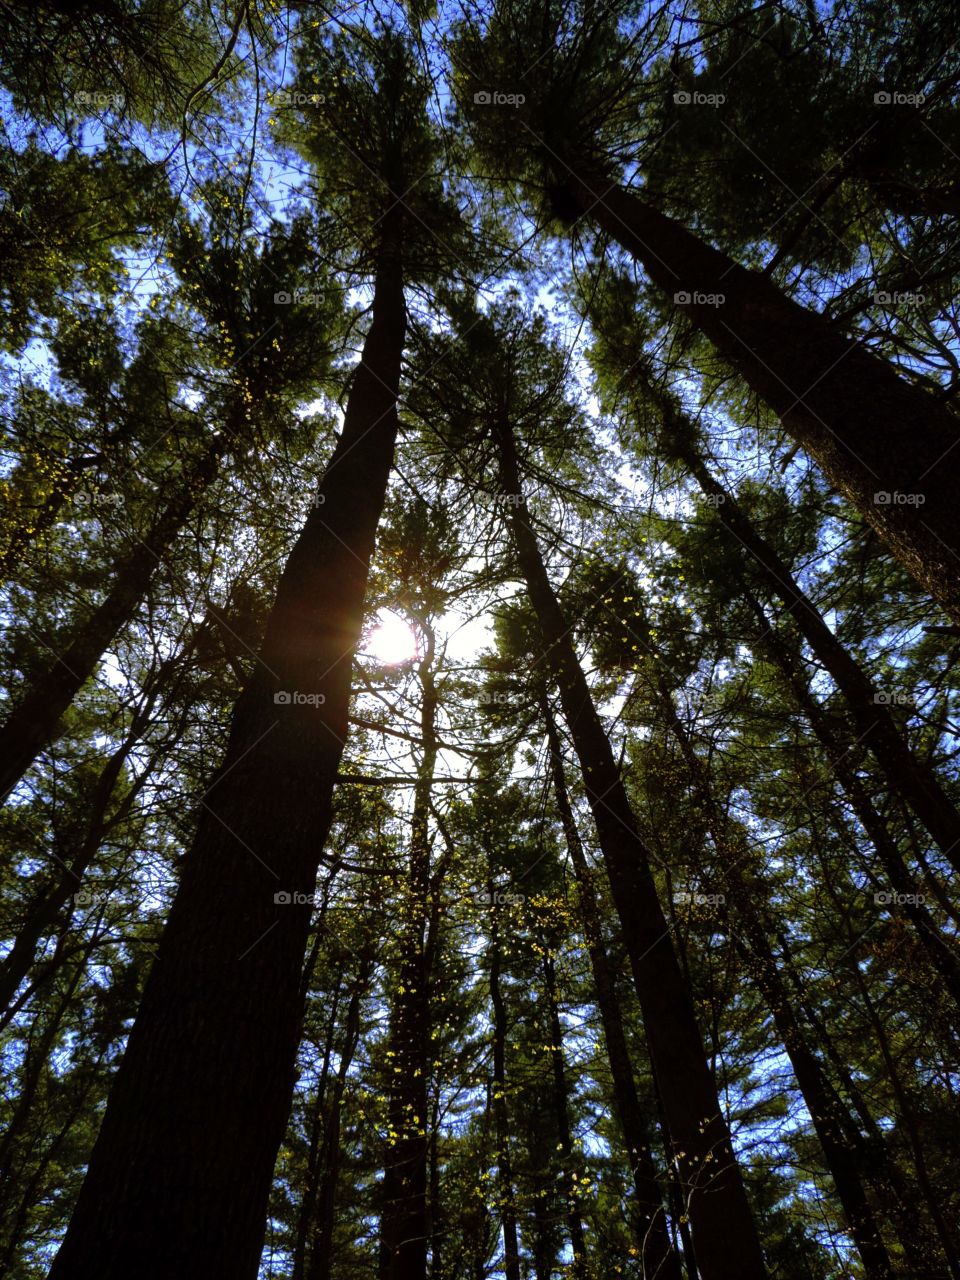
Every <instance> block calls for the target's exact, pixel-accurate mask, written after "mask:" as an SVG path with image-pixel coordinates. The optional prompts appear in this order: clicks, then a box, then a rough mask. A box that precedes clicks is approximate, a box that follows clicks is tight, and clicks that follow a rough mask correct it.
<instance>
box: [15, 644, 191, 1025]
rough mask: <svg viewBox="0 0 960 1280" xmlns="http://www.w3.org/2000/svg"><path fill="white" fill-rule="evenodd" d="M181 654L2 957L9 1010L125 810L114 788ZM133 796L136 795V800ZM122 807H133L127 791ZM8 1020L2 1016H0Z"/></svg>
mask: <svg viewBox="0 0 960 1280" xmlns="http://www.w3.org/2000/svg"><path fill="white" fill-rule="evenodd" d="M176 662H177V659H173V658H171V659H168V660H167V661H165V662H163V663H161V664H160V669H159V670H158V671H157V673H156V675H155V677H154V679H153V680H152V681H151V683H150V687H149V689H148V691H147V696H146V699H145V701H144V703H143V705H142V706H141V707H140V709H139V710H138V711H137V713H136V715H135V716H134V719H133V722H132V723H131V725H130V728H129V730H128V732H127V736H126V737H125V738H124V740H123V741H122V742H121V744H120V746H119V747H118V748H117V749H116V751H114V752H113V754H112V755H111V756H109V758H108V759H107V762H106V764H105V765H104V766H103V768H102V769H101V771H100V774H99V776H98V778H97V781H96V783H95V784H94V787H93V793H92V795H91V797H90V818H89V820H88V822H87V827H86V831H85V832H84V834H83V837H82V839H81V841H80V845H79V848H78V849H77V850H76V853H75V855H74V857H73V858H72V859H71V861H70V863H69V864H67V865H64V866H63V868H62V872H61V874H60V875H59V876H58V877H57V879H56V880H55V881H54V883H53V884H52V885H49V886H47V887H46V888H45V889H44V890H42V891H41V892H40V893H39V894H38V895H37V897H36V898H35V899H34V901H33V903H32V904H31V906H30V908H29V910H28V911H27V914H26V917H25V918H24V921H23V924H22V925H21V927H20V929H19V931H18V932H17V936H16V938H15V939H14V943H13V946H12V947H11V948H10V950H9V952H8V953H7V954H6V955H5V956H4V958H3V960H0V1011H3V1010H6V1009H7V1008H8V1006H9V1004H10V1002H11V1000H12V999H13V997H14V994H15V993H16V991H17V988H18V987H19V986H20V983H21V982H22V981H23V980H24V978H25V977H26V976H27V974H28V973H29V972H30V968H31V966H32V965H33V962H34V960H35V958H36V954H37V948H38V946H39V944H40V939H41V938H42V937H43V936H44V934H45V933H46V932H47V931H48V930H49V929H50V927H51V926H52V925H55V924H56V922H57V920H58V918H59V915H60V912H61V911H62V910H63V907H64V906H65V905H66V903H67V902H68V900H69V899H70V897H71V896H72V895H73V894H75V893H76V892H77V890H78V889H80V888H81V886H82V882H83V876H84V874H85V872H86V870H87V868H88V867H89V866H90V863H91V862H92V861H93V859H94V857H95V856H96V853H97V850H98V849H99V848H100V845H101V843H102V842H103V838H104V835H105V834H106V832H107V830H108V828H109V827H110V825H111V824H112V823H113V822H114V821H115V820H116V818H117V817H118V816H120V815H118V814H113V815H109V808H110V800H111V797H112V796H113V792H114V788H115V787H116V785H117V781H118V779H119V778H120V775H121V773H122V772H123V767H124V765H125V764H126V762H127V760H128V758H129V756H130V752H131V751H132V750H133V748H134V747H135V746H136V744H137V742H139V740H140V736H141V734H142V733H143V730H144V728H145V726H146V725H147V724H148V723H149V720H150V716H151V715H152V714H153V709H154V707H155V706H156V703H157V699H158V697H159V696H160V693H161V692H162V690H163V688H164V686H165V684H166V681H167V679H168V678H169V675H170V672H171V671H172V670H173V668H174V667H175V665H176ZM133 798H134V797H133V796H132V795H131V797H130V802H131V803H132V800H133ZM122 809H123V810H124V811H126V809H127V799H126V797H125V799H124V803H123V805H122ZM0 1025H2V1021H0Z"/></svg>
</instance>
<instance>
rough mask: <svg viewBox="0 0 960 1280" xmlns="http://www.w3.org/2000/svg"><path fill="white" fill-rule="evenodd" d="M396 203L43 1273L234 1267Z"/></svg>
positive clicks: (372, 398) (195, 1271)
mask: <svg viewBox="0 0 960 1280" xmlns="http://www.w3.org/2000/svg"><path fill="white" fill-rule="evenodd" d="M400 217H401V215H400V213H399V212H398V211H397V210H396V209H394V210H393V211H392V212H390V213H388V214H387V215H386V217H385V219H384V220H383V223H384V230H383V237H384V238H383V240H382V241H381V245H380V250H379V254H378V259H377V272H376V285H375V290H374V299H373V318H372V323H371V326H370V329H369V332H368V333H367V336H366V339H365V341H364V346H363V354H362V359H361V361H360V364H359V366H358V367H357V370H356V372H355V375H354V381H353V385H352V387H351V389H350V394H349V397H348V400H347V407H346V414H345V419H344V428H343V433H342V435H341V438H340V440H339V442H338V445H337V448H336V450H335V451H334V454H333V457H332V459H331V461H330V464H329V465H328V467H327V469H326V472H325V473H324V476H323V479H322V481H321V484H320V494H321V495H322V497H323V498H324V502H323V504H322V505H318V506H317V507H315V509H314V510H313V512H312V513H311V515H310V517H309V518H308V520H307V522H306V525H305V526H304V529H303V531H302V532H301V534H300V537H299V539H298V540H297V543H296V545H295V546H294V548H293V551H292V552H291V554H290V557H289V559H288V561H287V564H286V567H285V569H284V571H283V574H282V576H281V579H280V584H279V587H278V590H277V596H276V600H275V602H274V605H273V608H272V610H271V613H270V616H269V619H268V622H267V628H266V634H265V636H264V640H263V644H262V646H261V652H260V659H259V661H258V663H257V666H256V669H255V671H254V674H253V676H252V677H251V680H250V682H249V684H248V685H247V687H246V688H245V689H244V691H243V693H242V694H241V696H240V698H239V699H238V701H237V704H236V707H235V709H234V715H233V723H232V726H231V732H230V740H229V745H228V747H227V752H226V757H225V759H224V761H223V764H222V765H221V767H220V769H219V771H218V772H217V774H216V775H215V777H214V779H213V782H212V783H211V786H210V788H209V790H208V791H207V794H206V797H205V798H204V799H203V800H202V801H201V804H202V813H201V815H200V820H199V824H198V829H197V833H196V836H195V838H194V842H193V846H192V848H191V849H190V851H189V853H188V854H187V855H186V857H185V858H184V860H183V864H182V870H181V880H180V887H179V889H178V892H177V895H176V898H175V900H174V903H173V907H172V909H171V912H170V917H169V920H168V923H167V927H166V929H165V931H164V935H163V938H162V939H161V943H160V948H159V954H158V956H157V959H156V960H155V962H154V965H153V969H152V971H151V973H150V976H149V979H148V981H147V985H146V990H145V992H144V996H143V1000H142V1003H141V1006H140V1011H139V1014H138V1017H137V1020H136V1022H135V1024H134V1027H133V1029H132V1031H131V1033H130V1038H129V1041H128V1044H127V1050H126V1053H125V1055H124V1058H123V1061H122V1063H121V1065H120V1068H119V1070H118V1072H117V1076H116V1079H115V1081H114V1085H113V1088H112V1090H111V1094H110V1099H109V1102H108V1105H107V1110H106V1114H105V1116H104V1120H103V1124H102V1126H101V1130H100V1135H99V1137H98V1139H97V1143H96V1146H95V1148H94V1151H93V1154H92V1156H91V1160H90V1167H89V1170H88V1172H87V1176H86V1179H85V1181H84V1184H83V1187H82V1188H81V1191H80V1196H79V1199H78V1201H77V1205H76V1208H75V1210H74V1213H73V1217H72V1219H71V1222H70V1226H69V1229H68V1231H67V1235H66V1238H65V1240H64V1242H63V1245H62V1247H61V1249H60V1252H59V1253H58V1254H57V1257H56V1259H55V1261H54V1264H53V1269H52V1271H51V1277H52V1280H87V1278H88V1277H89V1280H94V1278H95V1280H121V1278H123V1280H125V1278H126V1277H129V1276H130V1275H137V1276H138V1277H140V1280H169V1277H170V1276H173V1275H176V1276H178V1277H180V1278H181V1280H208V1277H210V1276H212V1275H222V1276H230V1277H232V1278H233V1280H244V1278H245V1277H247V1278H249V1280H253V1278H254V1277H255V1276H256V1274H257V1270H258V1265H259V1259H260V1253H261V1250H262V1247H263V1238H264V1227H265V1219H266V1212H267V1203H268V1196H269V1191H270V1185H271V1179H272V1176H273V1168H274V1161H275V1158H276V1154H277V1150H278V1148H279V1146H280V1143H281V1141H282V1139H283V1132H284V1126H285V1124H286V1119H287V1114H288V1111H289V1108H290V1100H291V1095H292V1089H293V1084H294V1069H295V1060H296V1052H297V1043H298V1040H299V1036H300V1021H301V1016H302V997H301V991H300V980H301V970H302V965H303V959H304V954H305V951H306V947H307V940H308V937H309V929H310V915H311V906H310V899H311V895H312V894H313V891H314V887H315V883H316V872H317V866H318V860H319V857H320V854H321V850H322V847H323V842H324V838H325V836H326V834H327V830H328V828H329V825H330V815H331V798H332V792H333V787H334V783H335V779H336V775H337V767H338V765H339V762H340V757H341V754H342V752H343V746H344V742H345V740H346V736H347V706H348V702H349V697H350V674H351V664H352V660H353V652H354V649H355V647H356V644H357V641H358V639H359V636H360V631H361V626H362V622H363V601H364V594H365V590H366V583H367V574H368V568H369V562H370V557H371V554H372V552H373V545H374V538H375V534H376V528H377V524H378V521H379V518H380V512H381V509H382V507H383V502H384V499H385V495H386V487H387V481H388V478H389V474H390V468H391V465H392V460H393V449H394V443H395V439H396V432H397V394H398V387H399V380H400V364H401V356H402V351H403V343H404V336H405V330H406V314H405V306H404V298H403V279H402V273H401V267H400V235H401V226H400V225H399V220H400Z"/></svg>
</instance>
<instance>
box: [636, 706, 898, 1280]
mask: <svg viewBox="0 0 960 1280" xmlns="http://www.w3.org/2000/svg"><path fill="white" fill-rule="evenodd" d="M659 701H660V705H661V708H662V711H663V714H664V718H665V720H666V722H667V727H668V728H669V730H670V732H671V733H672V734H673V736H674V738H675V739H676V741H677V743H678V744H679V747H680V751H681V754H682V755H683V758H684V762H685V764H686V766H687V770H688V773H689V776H690V779H691V782H692V783H693V786H694V790H695V793H696V794H697V796H698V799H699V802H700V805H701V806H702V809H703V812H704V814H705V816H706V822H707V830H708V832H709V834H710V836H711V838H712V840H713V843H714V847H715V848H716V850H717V852H718V853H719V854H720V865H719V867H718V868H717V877H718V879H719V882H720V883H721V884H722V885H723V886H724V891H725V894H726V895H727V900H728V909H729V910H730V911H731V912H732V914H733V915H734V916H735V917H736V919H737V920H738V921H739V922H740V925H741V927H742V929H743V936H742V939H741V941H740V942H739V943H738V946H739V949H740V951H741V953H742V954H744V956H745V957H746V959H747V963H748V972H749V973H750V975H751V977H753V979H754V981H755V982H756V984H757V987H758V989H759V991H760V993H761V995H762V996H763V999H764V1001H765V1002H766V1004H767V1007H768V1008H769V1010H770V1012H771V1014H772V1015H773V1021H774V1025H775V1026H776V1028H777V1032H778V1034H779V1036H780V1039H781V1040H782V1042H783V1046H784V1048H785V1049H786V1051H787V1056H788V1057H789V1059H790V1064H791V1066H792V1067H793V1073H794V1076H795V1077H796V1081H797V1084H798V1086H799V1088H800V1092H801V1094H802V1095H803V1100H804V1102H805V1103H806V1107H807V1110H808V1112H809V1113H810V1118H811V1120H812V1121H813V1127H814V1130H815V1132H816V1134H817V1137H818V1138H819V1140H820V1147H821V1150H822V1151H823V1155H824V1160H825V1162H826V1165H827V1168H828V1169H829V1171H830V1176H831V1177H832V1179H833V1184H834V1186H835V1188H836V1191H837V1197H838V1199H839V1201H840V1204H841V1206H842V1208H843V1212H844V1215H845V1217H846V1219H847V1223H848V1224H849V1227H850V1234H851V1235H852V1237H853V1240H854V1243H855V1245H856V1247H857V1250H858V1252H859V1254H860V1258H861V1260H862V1262H863V1266H864V1271H865V1273H866V1275H867V1277H868V1280H889V1277H890V1276H891V1275H892V1270H891V1265H890V1258H889V1256H888V1254H887V1250H886V1248H885V1246H884V1243H883V1238H882V1236H881V1233H880V1228H879V1226H878V1224H877V1222H876V1219H875V1217H874V1214H873V1209H872V1207H871V1205H870V1202H869V1200H868V1198H867V1192H866V1188H865V1186H864V1184H863V1179H862V1177H861V1160H860V1159H859V1158H858V1151H859V1152H860V1154H861V1155H862V1146H863V1144H862V1140H861V1135H860V1134H859V1132H858V1131H857V1130H856V1128H855V1126H853V1124H852V1122H851V1120H850V1117H849V1114H848V1113H847V1112H846V1109H845V1108H844V1107H843V1105H842V1103H841V1102H840V1099H839V1098H838V1097H837V1095H836V1093H835V1091H834V1090H833V1089H832V1087H831V1086H830V1084H829V1081H828V1080H827V1078H826V1075H825V1074H824V1072H823V1070H822V1068H821V1066H820V1063H819V1061H818V1060H817V1057H816V1055H815V1054H814V1053H813V1051H812V1049H811V1048H810V1046H809V1044H808V1043H807V1038H806V1036H805V1034H804V1031H803V1028H802V1026H801V1024H800V1021H799V1019H798V1018H797V1016H796V1013H795V1011H794V1009H793V1006H792V1004H791V1002H790V997H789V994H788V992H787V989H786V984H785V983H784V982H783V980H782V978H781V976H780V973H779V970H778V968H777V961H776V958H775V956H774V954H773V950H772V948H771V946H770V944H769V942H768V940H767V939H768V937H769V936H770V935H771V933H773V930H772V929H771V927H770V924H769V922H768V921H767V920H765V919H764V918H763V917H764V913H763V908H762V907H761V906H760V905H759V903H762V902H765V901H767V898H768V894H767V887H766V885H764V883H763V881H762V879H761V878H760V877H759V876H751V875H749V873H747V872H746V871H745V863H746V858H745V850H744V841H743V840H742V839H740V840H738V839H737V838H736V836H735V835H734V834H733V833H732V832H731V824H730V823H729V821H728V820H727V818H726V816H725V815H724V814H722V812H721V810H720V808H719V806H718V804H717V802H716V800H715V797H714V794H713V788H712V787H711V785H710V781H709V778H708V777H707V773H706V769H705V767H704V765H703V763H702V761H701V760H700V758H699V757H698V756H697V754H696V752H695V751H694V749H693V744H692V743H691V741H690V739H689V737H688V736H687V733H686V731H685V730H684V727H683V725H682V724H681V722H680V717H679V716H678V715H677V711H676V708H675V707H674V705H673V699H672V698H671V697H670V694H669V692H668V690H667V689H666V688H665V687H664V686H663V684H662V683H660V687H659Z"/></svg>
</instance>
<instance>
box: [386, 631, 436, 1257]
mask: <svg viewBox="0 0 960 1280" xmlns="http://www.w3.org/2000/svg"><path fill="white" fill-rule="evenodd" d="M422 630H423V633H424V635H425V636H426V640H427V647H426V652H425V653H424V656H423V659H422V661H421V662H420V670H419V676H420V686H421V701H420V740H421V742H422V743H423V754H422V756H421V759H420V765H419V769H418V776H417V785H416V789H415V794H414V802H413V815H412V821H411V832H410V865H409V874H408V875H407V877H406V879H405V884H404V889H405V893H406V898H405V901H404V903H403V910H404V911H405V913H406V919H405V920H404V921H403V926H402V932H401V942H400V945H401V957H400V965H399V986H398V990H397V992H396V994H395V996H394V1002H393V1010H392V1014H391V1036H390V1044H391V1048H392V1052H393V1056H392V1057H391V1058H390V1059H389V1061H390V1064H391V1067H392V1069H393V1074H392V1079H391V1081H390V1085H389V1099H390V1101H389V1105H388V1119H389V1129H390V1132H391V1135H396V1136H391V1138H390V1139H389V1140H388V1144H387V1148H386V1154H385V1162H384V1177H383V1192H382V1194H383V1210H382V1217H381V1254H382V1257H383V1263H382V1273H383V1275H384V1276H385V1277H386V1280H424V1277H425V1275H426V1269H427V1239H428V1236H429V1234H430V1233H429V1216H428V1212H427V1159H428V1153H429V1142H428V1136H427V1107H428V1096H427V1093H428V1091H427V1082H428V1079H429V1075H430V1063H431V1034H430V1028H431V1018H430V1013H431V1010H430V982H431V974H430V970H429V965H428V957H427V946H426V943H427V922H428V912H429V898H430V832H429V816H430V792H431V788H432V784H433V775H434V771H435V768H436V763H437V732H436V715H437V702H438V698H437V688H436V684H435V682H434V678H433V670H432V665H433V657H434V638H433V633H432V631H431V630H430V628H429V626H428V625H427V624H426V623H422Z"/></svg>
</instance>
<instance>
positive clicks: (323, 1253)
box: [306, 945, 373, 1280]
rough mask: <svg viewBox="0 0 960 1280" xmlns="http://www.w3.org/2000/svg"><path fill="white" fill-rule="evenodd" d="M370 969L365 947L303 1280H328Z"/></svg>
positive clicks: (327, 1128)
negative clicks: (343, 1138) (346, 1113)
mask: <svg viewBox="0 0 960 1280" xmlns="http://www.w3.org/2000/svg"><path fill="white" fill-rule="evenodd" d="M372 968H373V946H372V945H368V947H367V949H366V950H365V951H364V952H363V953H362V955H361V957H360V967H359V970H358V973H357V981H356V983H355V984H354V988H353V991H352V992H351V993H350V1004H349V1005H348V1006H347V1017H346V1022H345V1025H344V1031H343V1051H342V1052H341V1054H340V1063H339V1066H338V1067H337V1077H336V1081H335V1083H334V1086H333V1095H332V1097H331V1099H330V1105H329V1107H328V1108H326V1116H325V1125H324V1134H323V1145H322V1146H321V1149H320V1160H319V1168H320V1180H319V1183H318V1185H317V1198H316V1215H315V1225H314V1230H313V1238H312V1242H311V1247H310V1264H309V1267H308V1269H307V1271H306V1280H330V1268H331V1266H332V1264H333V1227H334V1223H335V1221H336V1215H335V1209H336V1196H337V1181H338V1179H339V1176H340V1158H341V1153H340V1122H341V1118H342V1115H343V1095H344V1093H345V1092H346V1088H347V1073H348V1071H349V1070H350V1064H351V1063H352V1062H353V1057H354V1054H355V1053H356V1051H357V1044H358V1043H359V1040H360V1014H361V1007H362V1002H363V997H364V995H365V994H366V991H367V988H368V986H369V982H370V973H371V970H372Z"/></svg>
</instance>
